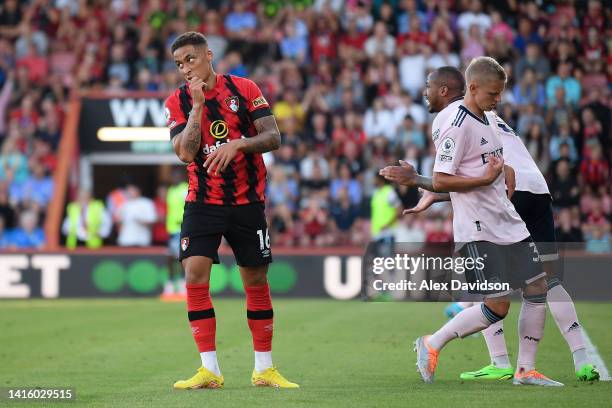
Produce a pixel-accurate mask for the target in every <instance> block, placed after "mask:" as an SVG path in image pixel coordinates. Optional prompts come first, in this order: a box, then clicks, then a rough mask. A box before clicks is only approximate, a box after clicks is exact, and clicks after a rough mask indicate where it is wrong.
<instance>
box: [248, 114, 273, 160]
mask: <svg viewBox="0 0 612 408" xmlns="http://www.w3.org/2000/svg"><path fill="white" fill-rule="evenodd" d="M253 124H254V125H255V129H257V135H256V136H253V137H250V138H248V139H240V147H239V149H240V150H241V151H242V152H243V153H265V152H269V151H272V150H276V149H278V148H279V147H280V141H281V137H280V132H279V130H278V126H277V125H276V119H274V116H273V115H269V116H264V117H262V118H259V119H257V120H255V121H254V122H253Z"/></svg>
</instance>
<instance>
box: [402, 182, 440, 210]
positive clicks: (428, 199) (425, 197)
mask: <svg viewBox="0 0 612 408" xmlns="http://www.w3.org/2000/svg"><path fill="white" fill-rule="evenodd" d="M419 191H420V192H421V193H422V195H421V199H420V200H419V202H418V203H417V205H416V206H414V207H413V208H408V209H406V210H404V211H403V212H402V215H406V214H418V213H420V212H423V211H425V210H426V209H428V208H429V207H431V205H432V204H433V203H435V202H436V194H435V193H432V192H431V191H427V190H423V189H422V188H419Z"/></svg>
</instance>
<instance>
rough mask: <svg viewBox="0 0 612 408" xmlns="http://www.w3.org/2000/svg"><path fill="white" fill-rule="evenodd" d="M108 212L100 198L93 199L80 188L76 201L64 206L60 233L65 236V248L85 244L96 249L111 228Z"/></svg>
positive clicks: (87, 192)
mask: <svg viewBox="0 0 612 408" xmlns="http://www.w3.org/2000/svg"><path fill="white" fill-rule="evenodd" d="M112 227H113V223H112V220H111V217H110V214H109V213H108V212H107V211H106V208H104V203H103V202H102V201H101V200H95V199H93V198H92V196H91V192H90V191H89V190H85V189H81V190H80V191H79V196H78V199H77V200H76V201H73V202H71V203H69V204H68V206H67V207H66V218H65V219H64V222H63V224H62V233H63V234H64V235H65V236H66V248H68V249H74V248H76V247H77V246H82V245H84V246H86V247H87V248H90V249H96V248H99V247H101V246H102V241H103V240H104V238H107V237H108V236H109V235H110V233H111V230H112Z"/></svg>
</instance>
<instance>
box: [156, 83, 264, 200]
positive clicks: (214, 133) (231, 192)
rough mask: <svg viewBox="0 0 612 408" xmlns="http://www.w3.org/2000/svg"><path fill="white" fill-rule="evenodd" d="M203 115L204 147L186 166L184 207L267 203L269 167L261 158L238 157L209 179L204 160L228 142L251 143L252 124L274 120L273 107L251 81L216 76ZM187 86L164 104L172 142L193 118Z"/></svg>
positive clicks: (256, 154)
mask: <svg viewBox="0 0 612 408" xmlns="http://www.w3.org/2000/svg"><path fill="white" fill-rule="evenodd" d="M205 98H206V102H205V103H204V107H203V110H202V120H201V129H202V141H201V143H200V151H199V152H198V154H197V155H196V158H195V160H194V161H193V162H192V163H190V164H189V165H188V166H187V173H188V175H189V193H188V194H187V198H186V199H185V201H187V202H200V203H206V204H217V205H243V204H250V203H255V202H262V201H264V200H265V188H266V166H265V164H264V161H263V157H262V155H261V153H242V152H238V154H237V155H236V157H235V158H234V160H232V162H231V163H230V164H229V165H228V167H227V168H226V169H225V171H223V172H222V173H219V174H218V175H215V174H213V173H211V174H208V173H207V172H206V169H205V168H204V167H203V165H204V162H205V161H206V157H207V156H208V155H209V154H210V153H212V152H214V151H215V150H216V149H217V148H218V147H219V146H221V145H222V144H224V143H227V142H228V141H229V140H233V139H239V138H241V137H253V136H255V135H257V130H256V129H255V126H254V124H253V122H254V121H255V120H257V119H259V118H262V117H264V116H268V115H272V111H271V110H270V105H268V102H267V101H266V99H265V98H264V97H263V95H262V94H261V91H260V90H259V88H258V87H257V85H255V83H253V81H251V80H249V79H246V78H240V77H236V76H233V75H217V83H216V85H215V87H214V88H213V89H211V90H209V91H207V92H206V93H205ZM191 106H192V101H191V95H190V92H189V87H188V86H187V85H182V86H180V87H179V88H178V89H177V90H176V91H174V93H173V94H172V95H171V96H170V97H169V98H168V99H166V122H167V126H168V127H169V128H170V137H171V138H172V137H174V136H176V135H177V134H179V133H180V132H181V131H182V130H183V129H184V128H185V126H186V125H187V119H188V117H189V113H190V112H191Z"/></svg>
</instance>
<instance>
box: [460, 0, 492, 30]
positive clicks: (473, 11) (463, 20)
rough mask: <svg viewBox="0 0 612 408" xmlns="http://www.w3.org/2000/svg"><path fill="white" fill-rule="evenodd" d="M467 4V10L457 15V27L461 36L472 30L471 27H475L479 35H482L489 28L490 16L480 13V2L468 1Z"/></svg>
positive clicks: (476, 0)
mask: <svg viewBox="0 0 612 408" xmlns="http://www.w3.org/2000/svg"><path fill="white" fill-rule="evenodd" d="M469 4H470V6H469V10H466V11H464V12H463V13H461V14H459V17H458V18H457V26H458V27H459V29H460V30H461V31H462V32H463V34H467V33H468V31H471V30H472V27H476V28H477V29H478V30H479V31H480V34H482V35H484V34H485V33H486V32H487V31H488V30H489V28H491V24H492V20H491V16H490V15H488V14H485V13H484V12H483V11H482V2H481V1H480V0H470V1H469Z"/></svg>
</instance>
